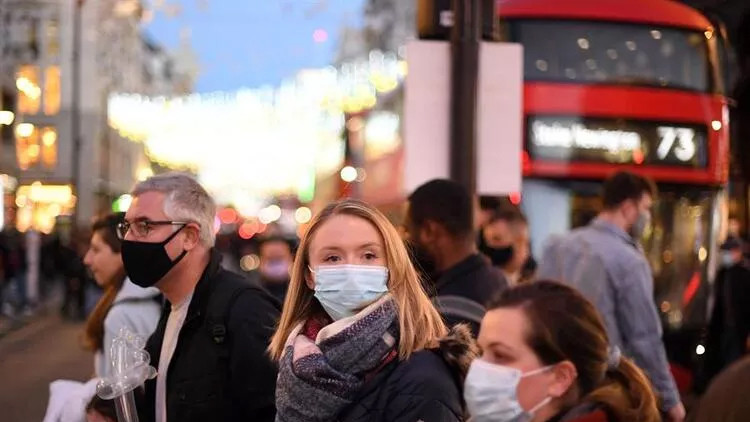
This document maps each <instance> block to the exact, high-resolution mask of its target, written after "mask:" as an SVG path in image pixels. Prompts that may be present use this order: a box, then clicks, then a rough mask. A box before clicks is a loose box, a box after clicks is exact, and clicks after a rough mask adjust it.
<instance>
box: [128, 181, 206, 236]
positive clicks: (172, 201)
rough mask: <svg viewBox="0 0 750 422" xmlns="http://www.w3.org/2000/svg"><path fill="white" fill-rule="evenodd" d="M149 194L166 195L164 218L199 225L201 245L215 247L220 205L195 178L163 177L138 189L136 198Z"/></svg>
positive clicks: (140, 185) (144, 183)
mask: <svg viewBox="0 0 750 422" xmlns="http://www.w3.org/2000/svg"><path fill="white" fill-rule="evenodd" d="M146 192H161V193H163V194H164V196H165V198H164V214H166V215H167V217H168V218H169V219H171V220H174V221H189V222H193V223H198V225H200V239H201V243H202V244H203V245H205V246H208V247H212V246H213V245H214V242H215V240H216V233H215V231H214V221H215V220H214V219H215V218H216V204H215V203H214V200H213V199H212V198H211V196H210V195H209V194H208V192H206V190H205V189H203V186H201V185H200V184H199V183H198V182H197V181H196V180H195V179H194V178H193V177H192V176H190V175H188V174H186V173H177V172H171V173H164V174H159V175H156V176H153V177H150V178H148V179H146V180H145V181H143V182H140V183H138V184H137V185H135V188H134V189H133V192H132V195H133V197H137V196H139V195H141V194H144V193H146Z"/></svg>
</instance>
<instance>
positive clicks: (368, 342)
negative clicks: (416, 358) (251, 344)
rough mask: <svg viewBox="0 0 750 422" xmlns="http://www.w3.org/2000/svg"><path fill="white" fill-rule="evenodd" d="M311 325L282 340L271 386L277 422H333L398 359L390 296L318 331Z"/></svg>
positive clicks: (395, 319) (396, 319)
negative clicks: (372, 378)
mask: <svg viewBox="0 0 750 422" xmlns="http://www.w3.org/2000/svg"><path fill="white" fill-rule="evenodd" d="M314 324H315V323H314V320H310V321H307V322H306V323H304V324H300V325H298V326H297V327H295V329H294V330H293V331H292V333H291V334H290V336H289V338H288V339H287V343H286V346H285V350H284V355H283V356H282V357H281V361H280V362H279V377H278V380H277V383H276V408H277V413H276V421H277V422H297V421H299V422H302V421H304V422H313V421H332V420H335V418H336V416H337V415H339V414H340V413H341V411H342V410H343V409H344V408H346V407H347V406H348V405H349V404H351V403H352V402H353V401H354V400H355V398H356V396H357V393H358V392H359V391H360V390H361V389H362V387H363V386H364V384H365V382H366V381H367V380H368V379H369V375H371V374H372V373H373V372H377V371H378V370H379V369H380V368H381V367H382V366H383V365H385V364H386V363H388V362H390V361H391V360H393V359H394V358H396V356H397V354H398V353H397V350H396V345H397V344H398V318H397V313H396V305H395V304H394V302H393V300H392V298H391V297H390V295H385V296H383V297H382V298H380V299H379V300H378V301H376V302H374V303H373V304H371V305H370V306H368V307H367V308H365V309H363V310H362V311H361V312H359V313H358V314H356V315H354V316H351V317H348V318H343V319H340V320H338V321H336V322H333V323H331V324H329V325H327V326H325V327H322V328H320V329H319V330H317V329H316V328H315V326H314ZM315 331H317V334H316V333H315Z"/></svg>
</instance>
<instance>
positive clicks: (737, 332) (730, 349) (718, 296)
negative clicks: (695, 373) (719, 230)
mask: <svg viewBox="0 0 750 422" xmlns="http://www.w3.org/2000/svg"><path fill="white" fill-rule="evenodd" d="M720 251H721V255H720V256H721V262H722V265H721V268H720V270H719V272H718V274H717V275H716V283H715V285H714V294H713V297H714V306H713V309H712V311H711V319H710V321H709V326H708V338H707V342H706V354H705V356H704V360H705V373H704V375H703V378H702V379H701V380H700V384H701V385H702V386H706V385H708V383H709V382H710V380H711V378H713V377H714V376H715V375H716V374H718V373H719V372H721V371H722V370H723V369H724V368H726V367H727V366H729V365H731V364H732V363H733V362H734V361H736V360H738V359H740V358H741V357H742V356H744V355H745V354H747V353H750V264H748V262H747V260H746V259H745V257H744V242H742V241H741V240H740V239H739V238H736V237H729V238H727V240H726V241H725V242H724V243H723V244H722V245H721V248H720Z"/></svg>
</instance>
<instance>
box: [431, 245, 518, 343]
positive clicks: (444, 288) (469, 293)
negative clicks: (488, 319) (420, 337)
mask: <svg viewBox="0 0 750 422" xmlns="http://www.w3.org/2000/svg"><path fill="white" fill-rule="evenodd" d="M507 287H508V281H507V280H506V279H505V277H504V276H503V275H502V273H501V272H500V271H499V270H498V269H497V268H495V267H493V266H492V264H491V263H490V262H489V260H488V259H487V258H485V257H484V255H480V254H473V255H470V256H468V257H467V258H466V259H464V260H463V261H461V262H459V263H458V264H456V265H454V266H453V267H452V268H449V269H448V270H446V271H444V272H443V273H442V274H440V276H438V278H437V280H436V282H435V284H434V291H433V292H431V293H434V294H435V295H436V296H459V297H463V298H466V299H470V300H472V301H474V302H476V303H478V304H479V305H481V306H483V307H485V308H486V307H487V305H489V303H490V302H491V301H492V300H493V299H495V298H496V297H497V296H499V295H500V293H501V292H502V291H503V290H505V289H506V288H507ZM443 318H445V322H446V324H448V326H452V325H454V324H458V323H465V324H469V326H470V327H471V331H472V333H473V334H474V336H475V337H476V336H477V335H478V334H479V323H478V322H476V321H471V320H468V319H465V318H462V317H460V316H456V315H451V314H446V313H443Z"/></svg>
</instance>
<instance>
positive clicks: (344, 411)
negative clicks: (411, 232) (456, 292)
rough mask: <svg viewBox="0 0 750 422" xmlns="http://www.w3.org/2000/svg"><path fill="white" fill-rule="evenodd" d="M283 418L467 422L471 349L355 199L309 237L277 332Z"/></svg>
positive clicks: (386, 227) (396, 240) (392, 234)
mask: <svg viewBox="0 0 750 422" xmlns="http://www.w3.org/2000/svg"><path fill="white" fill-rule="evenodd" d="M270 350H271V355H272V357H273V358H274V359H276V360H278V362H279V378H278V381H277V386H276V407H277V416H276V420H277V421H282V422H296V421H334V420H335V421H404V422H406V421H417V420H425V421H430V422H440V421H461V420H463V413H464V412H463V406H462V400H461V394H462V393H461V385H462V384H461V382H462V381H461V380H463V378H464V375H465V373H466V369H467V368H468V365H469V363H470V361H471V359H472V358H473V357H474V356H475V355H476V351H475V345H474V343H473V341H472V340H471V336H470V334H469V332H468V329H466V328H465V327H456V328H454V329H453V330H451V331H450V332H449V331H448V330H447V329H446V327H445V325H444V323H443V321H442V319H441V317H440V314H439V313H438V312H437V311H436V310H435V308H434V307H433V306H432V303H431V302H430V299H429V298H428V297H427V295H426V294H425V292H424V290H423V289H422V286H421V283H420V280H419V277H418V276H417V273H416V271H415V270H414V267H413V266H412V265H411V262H410V260H409V257H408V254H407V251H406V248H405V246H404V244H403V242H402V240H401V239H400V237H399V235H398V232H397V231H396V229H395V228H394V227H393V225H391V223H390V222H389V221H388V220H387V219H386V218H385V216H383V214H381V213H380V212H379V211H377V210H376V209H374V208H373V207H371V206H369V205H367V204H365V203H362V202H359V201H354V200H345V201H342V202H336V203H333V204H331V205H329V206H328V207H326V208H325V209H324V210H323V211H322V212H321V213H320V214H319V215H318V216H316V218H315V220H314V221H313V222H312V224H311V225H310V228H309V230H308V231H307V233H306V235H305V236H304V237H303V239H302V241H301V244H300V247H299V249H298V251H297V256H296V259H295V262H294V267H293V271H292V279H291V282H290V285H289V292H288V294H287V297H286V301H285V303H284V311H283V313H282V316H281V321H280V323H279V328H278V330H277V331H276V333H275V335H274V337H273V339H272V341H271V347H270Z"/></svg>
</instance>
